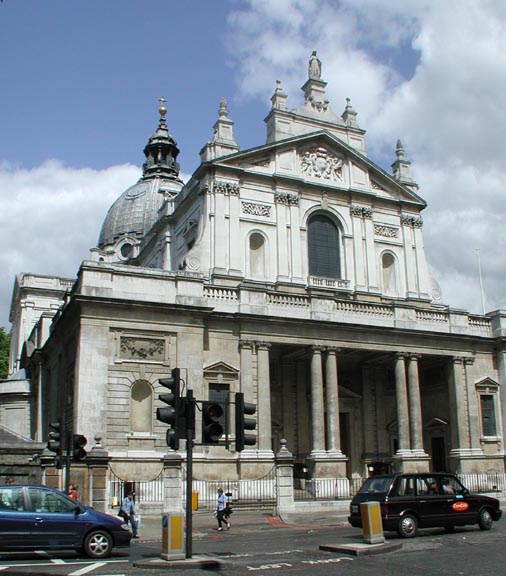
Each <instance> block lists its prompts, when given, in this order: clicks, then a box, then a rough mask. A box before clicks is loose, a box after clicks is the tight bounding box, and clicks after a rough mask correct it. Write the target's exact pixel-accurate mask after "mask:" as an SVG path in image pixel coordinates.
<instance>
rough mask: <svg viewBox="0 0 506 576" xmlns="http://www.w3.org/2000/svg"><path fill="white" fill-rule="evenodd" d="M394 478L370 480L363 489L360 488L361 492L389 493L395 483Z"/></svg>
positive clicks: (372, 478)
mask: <svg viewBox="0 0 506 576" xmlns="http://www.w3.org/2000/svg"><path fill="white" fill-rule="evenodd" d="M393 480H394V479H393V477H392V476H383V477H376V478H375V477H374V476H373V477H371V478H368V479H367V480H366V481H365V482H364V484H363V485H362V488H360V490H359V492H362V493H363V492H368V493H370V492H388V490H389V489H390V486H391V485H392V482H393Z"/></svg>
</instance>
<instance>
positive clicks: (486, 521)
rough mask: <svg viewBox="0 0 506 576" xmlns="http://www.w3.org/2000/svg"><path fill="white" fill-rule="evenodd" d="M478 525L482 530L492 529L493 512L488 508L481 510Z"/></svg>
mask: <svg viewBox="0 0 506 576" xmlns="http://www.w3.org/2000/svg"><path fill="white" fill-rule="evenodd" d="M478 526H479V527H480V529H481V530H490V528H492V514H490V511H489V510H487V509H486V508H483V509H482V510H480V513H479V515H478Z"/></svg>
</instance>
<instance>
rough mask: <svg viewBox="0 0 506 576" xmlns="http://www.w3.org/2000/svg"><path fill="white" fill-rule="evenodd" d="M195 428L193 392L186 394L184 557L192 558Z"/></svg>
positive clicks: (189, 391)
mask: <svg viewBox="0 0 506 576" xmlns="http://www.w3.org/2000/svg"><path fill="white" fill-rule="evenodd" d="M194 428H195V398H194V397H193V390H188V391H187V392H186V557H187V558H191V557H192V480H193V437H194V433H195V431H194Z"/></svg>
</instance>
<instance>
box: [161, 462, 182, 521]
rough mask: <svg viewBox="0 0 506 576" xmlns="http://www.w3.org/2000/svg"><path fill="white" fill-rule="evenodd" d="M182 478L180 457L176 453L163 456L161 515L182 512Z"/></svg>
mask: <svg viewBox="0 0 506 576" xmlns="http://www.w3.org/2000/svg"><path fill="white" fill-rule="evenodd" d="M182 476H183V475H182V472H181V456H180V455H179V454H177V453H176V452H168V453H167V454H165V456H164V457H163V513H167V512H182V511H183V510H184V504H183V479H182Z"/></svg>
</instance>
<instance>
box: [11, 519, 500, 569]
mask: <svg viewBox="0 0 506 576" xmlns="http://www.w3.org/2000/svg"><path fill="white" fill-rule="evenodd" d="M145 533H146V534H147V531H146V532H145ZM361 541H362V536H361V531H360V530H358V529H353V528H350V527H348V526H335V525H324V524H321V523H318V522H316V523H313V524H312V525H305V526H304V525H301V524H300V523H299V524H292V525H283V524H281V523H279V522H276V521H275V520H274V519H268V518H265V517H259V518H257V519H256V520H255V521H247V519H244V521H243V522H241V518H239V517H238V518H236V522H234V524H233V526H232V529H231V530H230V531H229V532H227V531H224V532H217V531H216V528H215V526H214V524H213V523H212V521H211V522H201V523H200V525H198V526H196V527H195V529H194V532H193V537H192V556H193V558H192V559H191V560H185V561H184V562H183V563H182V565H178V566H174V565H171V564H170V563H169V564H167V563H163V565H162V566H153V565H152V563H151V562H152V560H154V559H156V560H159V557H160V553H161V542H160V539H159V538H158V537H157V535H156V533H153V534H147V536H145V537H141V539H140V540H139V541H134V542H133V544H132V546H131V547H130V549H123V550H122V549H118V550H115V551H114V553H113V555H112V557H111V558H110V559H107V560H104V561H91V560H89V559H86V558H79V557H78V556H77V554H75V553H72V552H61V553H37V554H28V553H26V554H22V553H16V554H1V555H0V576H3V575H4V574H13V575H14V574H15V575H18V576H19V575H27V576H28V575H30V576H38V575H45V576H49V575H51V576H53V575H54V576H60V575H65V576H83V575H85V574H89V575H91V576H109V575H111V576H112V575H115V576H121V575H125V576H127V575H128V576H132V575H150V574H162V573H168V574H177V575H178V576H190V575H192V576H201V575H204V574H209V573H210V571H209V569H213V572H214V573H215V574H221V575H223V576H243V575H246V574H248V575H251V574H259V575H267V574H268V575H271V574H272V575H274V574H283V575H286V576H292V575H297V576H301V575H304V576H307V575H308V574H311V576H313V575H314V576H333V575H340V574H343V575H344V574H346V575H349V576H355V575H356V576H358V575H360V576H369V575H371V576H373V575H374V576H383V575H385V576H406V574H409V576H418V575H420V576H421V575H423V576H427V575H434V576H436V575H439V574H444V575H446V576H481V575H485V574H486V575H487V576H489V575H490V574H494V575H495V574H503V573H504V544H505V542H506V522H505V521H502V522H501V521H500V522H498V523H497V524H494V527H493V528H492V530H490V531H489V532H482V531H480V530H479V529H478V527H474V526H471V527H466V528H462V529H456V530H455V532H454V533H452V534H446V533H445V532H444V531H443V530H427V531H421V533H420V535H419V536H418V537H417V538H414V539H411V540H404V539H400V538H399V537H398V536H397V535H395V534H393V533H389V534H387V542H389V543H401V544H402V548H401V549H399V550H397V551H393V552H390V553H384V554H378V555H374V556H372V555H371V556H358V557H355V556H350V555H348V554H344V553H340V552H326V551H322V550H320V549H319V546H320V545H321V544H337V543H353V542H361ZM201 559H206V561H207V562H208V563H209V562H210V564H211V565H210V566H208V569H206V568H204V567H203V565H202V564H200V561H201Z"/></svg>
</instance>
